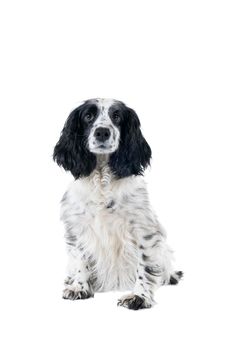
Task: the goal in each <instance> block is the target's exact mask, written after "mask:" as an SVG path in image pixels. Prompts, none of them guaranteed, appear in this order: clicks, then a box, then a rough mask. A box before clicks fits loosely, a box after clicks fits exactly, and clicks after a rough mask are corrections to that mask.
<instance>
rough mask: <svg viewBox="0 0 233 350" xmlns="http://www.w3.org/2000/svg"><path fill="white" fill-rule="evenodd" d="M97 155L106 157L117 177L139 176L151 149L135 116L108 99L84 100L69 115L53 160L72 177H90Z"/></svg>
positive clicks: (116, 102)
mask: <svg viewBox="0 0 233 350" xmlns="http://www.w3.org/2000/svg"><path fill="white" fill-rule="evenodd" d="M99 154H108V155H109V162H108V164H109V166H110V169H111V171H112V172H113V174H114V175H115V176H117V177H118V178H122V177H126V176H130V175H142V174H143V171H144V169H145V168H146V167H147V165H149V163H150V158H151V149H150V147H149V145H148V143H147V142H146V140H145V139H144V137H143V135H142V133H141V130H140V121H139V119H138V116H137V114H136V113H135V112H134V110H132V109H131V108H129V107H127V106H126V105H125V104H124V103H122V102H120V101H116V100H110V99H92V100H87V101H85V102H84V103H83V104H82V105H81V106H79V107H78V108H76V109H75V110H73V112H71V114H70V115H69V117H68V119H67V121H66V123H65V125H64V128H63V130H62V133H61V137H60V139H59V141H58V143H57V144H56V146H55V149H54V155H53V158H54V160H55V161H56V162H57V163H58V165H61V166H63V168H64V169H65V170H70V171H71V173H72V174H73V176H74V177H75V178H76V179H77V178H79V177H84V176H89V175H90V174H91V172H92V171H93V170H94V169H95V167H96V157H97V156H98V155H99Z"/></svg>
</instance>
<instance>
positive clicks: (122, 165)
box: [109, 107, 151, 178]
mask: <svg viewBox="0 0 233 350" xmlns="http://www.w3.org/2000/svg"><path fill="white" fill-rule="evenodd" d="M124 114H125V116H124V121H123V124H122V125H121V136H120V144H119V147H118V149H117V151H116V152H114V153H113V154H112V155H111V157H110V161H109V165H110V167H111V170H112V171H113V173H114V174H115V175H116V176H117V177H118V178H122V177H126V176H130V175H143V172H144V170H145V168H146V167H147V166H148V165H149V164H150V158H151V149H150V146H149V145H148V143H147V142H146V140H145V139H144V137H143V135H142V132H141V130H140V121H139V119H138V116H137V114H136V113H135V111H134V110H133V109H131V108H128V107H126V111H125V113H124Z"/></svg>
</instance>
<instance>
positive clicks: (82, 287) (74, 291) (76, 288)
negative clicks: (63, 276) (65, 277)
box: [62, 282, 94, 300]
mask: <svg viewBox="0 0 233 350" xmlns="http://www.w3.org/2000/svg"><path fill="white" fill-rule="evenodd" d="M93 296H94V295H93V293H92V292H91V291H90V289H89V287H88V284H87V283H85V284H83V283H80V282H79V283H77V284H76V283H73V284H71V285H67V284H66V288H65V289H64V290H63V295H62V297H63V299H70V300H78V299H88V298H91V297H93Z"/></svg>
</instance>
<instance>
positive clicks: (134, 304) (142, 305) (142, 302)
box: [117, 294, 153, 310]
mask: <svg viewBox="0 0 233 350" xmlns="http://www.w3.org/2000/svg"><path fill="white" fill-rule="evenodd" d="M117 305H118V306H124V307H126V308H128V309H130V310H139V309H148V308H150V307H152V306H153V302H152V301H150V300H148V299H147V298H145V297H143V296H139V295H136V294H130V295H126V296H123V297H122V298H120V299H119V300H118V303H117Z"/></svg>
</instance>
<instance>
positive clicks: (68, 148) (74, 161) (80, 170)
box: [53, 103, 97, 179]
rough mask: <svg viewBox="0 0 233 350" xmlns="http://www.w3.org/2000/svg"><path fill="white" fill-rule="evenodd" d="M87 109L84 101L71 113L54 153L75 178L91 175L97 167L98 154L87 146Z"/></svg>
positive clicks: (56, 159)
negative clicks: (83, 117) (84, 119)
mask: <svg viewBox="0 0 233 350" xmlns="http://www.w3.org/2000/svg"><path fill="white" fill-rule="evenodd" d="M91 107H92V108H93V106H91ZM87 109H88V106H87V104H86V103H84V104H83V105H81V106H80V107H78V108H76V109H75V110H73V112H71V113H70V115H69V117H68V118H67V120H66V123H65V125H64V128H63V130H62V132H61V136H60V139H59V141H58V143H57V144H56V146H55V148H54V153H53V159H54V160H55V161H56V162H57V164H58V165H59V166H62V167H63V168H64V169H65V170H69V171H70V172H71V173H72V175H73V176H74V177H75V179H78V178H79V177H84V176H89V175H90V174H91V173H92V171H93V170H94V169H95V167H96V156H95V154H93V153H91V152H90V151H89V150H88V148H87V138H88V126H87V125H85V123H84V122H83V120H82V115H83V113H84V112H85V111H86V110H87ZM96 109H97V108H96Z"/></svg>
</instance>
